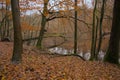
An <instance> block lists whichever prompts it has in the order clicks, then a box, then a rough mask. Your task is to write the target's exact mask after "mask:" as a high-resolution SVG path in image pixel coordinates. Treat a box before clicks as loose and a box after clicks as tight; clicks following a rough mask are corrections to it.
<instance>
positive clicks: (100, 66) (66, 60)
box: [0, 42, 120, 80]
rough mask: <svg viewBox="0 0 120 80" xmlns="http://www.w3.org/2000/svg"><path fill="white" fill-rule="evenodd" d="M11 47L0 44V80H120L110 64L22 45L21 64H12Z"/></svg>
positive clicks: (118, 74)
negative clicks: (54, 53)
mask: <svg viewBox="0 0 120 80" xmlns="http://www.w3.org/2000/svg"><path fill="white" fill-rule="evenodd" d="M12 46H13V43H11V42H0V80H120V68H119V67H118V66H116V65H114V64H109V63H103V62H97V61H93V62H92V61H83V60H82V59H80V58H79V57H77V56H60V55H51V54H47V52H45V51H40V50H38V49H36V48H35V47H31V46H29V47H28V46H25V45H24V52H23V54H22V62H21V63H20V64H13V63H11V60H10V59H11V56H12V50H13V48H12Z"/></svg>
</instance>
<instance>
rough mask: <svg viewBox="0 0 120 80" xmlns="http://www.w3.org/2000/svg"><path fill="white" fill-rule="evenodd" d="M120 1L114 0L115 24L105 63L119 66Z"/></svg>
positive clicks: (113, 23)
mask: <svg viewBox="0 0 120 80" xmlns="http://www.w3.org/2000/svg"><path fill="white" fill-rule="evenodd" d="M119 43H120V0H114V9H113V22H112V29H111V36H110V41H109V47H108V51H107V53H106V55H105V59H104V61H107V62H110V63H114V64H118V63H119V62H118V59H119V49H120V45H119Z"/></svg>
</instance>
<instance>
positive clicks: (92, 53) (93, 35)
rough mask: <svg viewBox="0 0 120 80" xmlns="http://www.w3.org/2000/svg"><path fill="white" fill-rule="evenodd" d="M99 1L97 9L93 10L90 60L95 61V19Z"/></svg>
mask: <svg viewBox="0 0 120 80" xmlns="http://www.w3.org/2000/svg"><path fill="white" fill-rule="evenodd" d="M96 9H97V0H95V7H94V10H93V24H92V25H93V26H92V42H91V57H90V60H95V28H96V27H95V22H96V21H95V19H96V17H95V16H96Z"/></svg>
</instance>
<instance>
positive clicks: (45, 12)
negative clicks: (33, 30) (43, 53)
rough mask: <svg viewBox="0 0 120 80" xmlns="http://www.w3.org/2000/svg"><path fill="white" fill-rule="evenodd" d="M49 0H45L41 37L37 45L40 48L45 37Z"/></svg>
mask: <svg viewBox="0 0 120 80" xmlns="http://www.w3.org/2000/svg"><path fill="white" fill-rule="evenodd" d="M48 2H49V0H44V9H43V14H42V22H41V30H40V33H39V39H38V42H37V45H36V46H37V47H38V48H42V40H43V37H44V31H45V25H46V22H47V20H46V16H47V14H48V9H47V5H48Z"/></svg>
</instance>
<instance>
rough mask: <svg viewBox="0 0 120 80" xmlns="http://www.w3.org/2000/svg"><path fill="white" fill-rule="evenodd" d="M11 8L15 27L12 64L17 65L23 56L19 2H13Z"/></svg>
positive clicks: (15, 0)
mask: <svg viewBox="0 0 120 80" xmlns="http://www.w3.org/2000/svg"><path fill="white" fill-rule="evenodd" d="M11 6H12V17H13V27H14V47H13V56H12V62H15V63H16V62H20V61H21V59H22V55H21V54H22V53H23V46H22V34H21V24H20V8H19V0H11Z"/></svg>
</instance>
